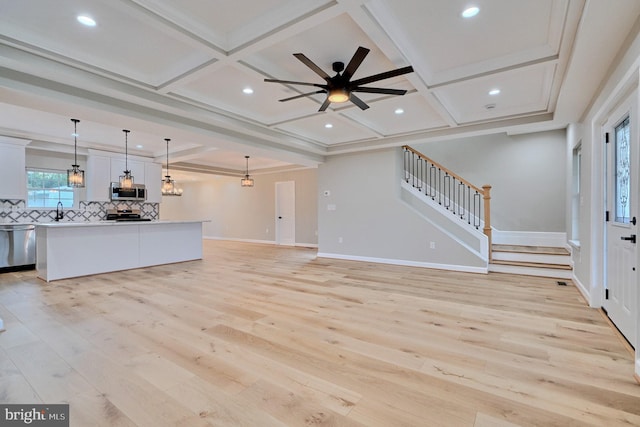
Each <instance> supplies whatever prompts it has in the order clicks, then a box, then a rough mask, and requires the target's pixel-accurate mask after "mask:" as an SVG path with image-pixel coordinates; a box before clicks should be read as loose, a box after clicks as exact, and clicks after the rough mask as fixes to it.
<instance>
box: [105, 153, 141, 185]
mask: <svg viewBox="0 0 640 427" xmlns="http://www.w3.org/2000/svg"><path fill="white" fill-rule="evenodd" d="M126 164H127V167H128V168H129V170H130V171H131V175H133V183H134V184H145V177H144V175H145V173H144V165H145V162H141V161H139V160H131V159H128V160H127V162H126ZM124 170H125V160H124V156H123V157H122V158H115V157H112V158H111V182H118V181H119V180H120V176H121V175H124Z"/></svg>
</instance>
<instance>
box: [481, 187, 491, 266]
mask: <svg viewBox="0 0 640 427" xmlns="http://www.w3.org/2000/svg"><path fill="white" fill-rule="evenodd" d="M482 189H483V190H484V193H483V203H484V228H483V229H482V231H484V234H485V235H486V236H487V237H488V240H489V262H491V186H490V185H483V186H482Z"/></svg>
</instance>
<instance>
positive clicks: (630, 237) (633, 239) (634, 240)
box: [620, 234, 636, 243]
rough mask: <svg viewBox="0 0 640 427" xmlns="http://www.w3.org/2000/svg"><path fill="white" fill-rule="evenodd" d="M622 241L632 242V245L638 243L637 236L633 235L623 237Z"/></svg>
mask: <svg viewBox="0 0 640 427" xmlns="http://www.w3.org/2000/svg"><path fill="white" fill-rule="evenodd" d="M620 240H628V241H630V242H631V243H635V242H636V235H635V234H632V235H631V236H629V237H621V238H620Z"/></svg>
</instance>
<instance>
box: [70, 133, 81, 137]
mask: <svg viewBox="0 0 640 427" xmlns="http://www.w3.org/2000/svg"><path fill="white" fill-rule="evenodd" d="M71 136H75V137H79V136H80V134H79V133H75V132H74V133H72V134H71Z"/></svg>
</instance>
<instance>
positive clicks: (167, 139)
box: [164, 138, 171, 177]
mask: <svg viewBox="0 0 640 427" xmlns="http://www.w3.org/2000/svg"><path fill="white" fill-rule="evenodd" d="M164 140H165V141H167V177H169V141H171V139H169V138H165V139H164Z"/></svg>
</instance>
